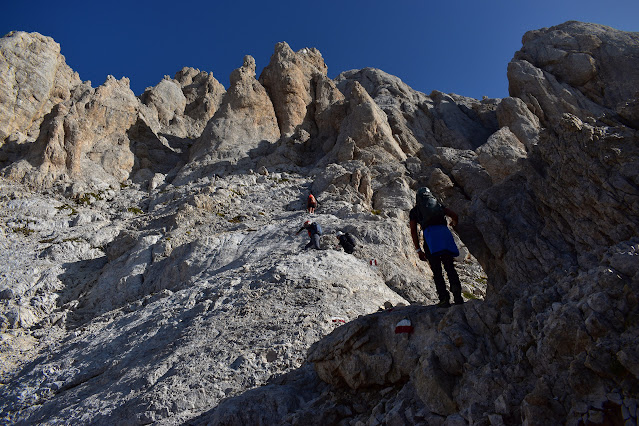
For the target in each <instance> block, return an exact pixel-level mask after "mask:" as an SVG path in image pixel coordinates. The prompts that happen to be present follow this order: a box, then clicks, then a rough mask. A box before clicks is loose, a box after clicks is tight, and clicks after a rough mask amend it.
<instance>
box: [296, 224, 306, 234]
mask: <svg viewBox="0 0 639 426" xmlns="http://www.w3.org/2000/svg"><path fill="white" fill-rule="evenodd" d="M303 230H304V227H303V226H302V227H301V228H300V230H299V231H297V232H296V233H295V235H297V234H299V233H300V232H302V231H303Z"/></svg>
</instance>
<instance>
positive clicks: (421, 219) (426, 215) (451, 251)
mask: <svg viewBox="0 0 639 426" xmlns="http://www.w3.org/2000/svg"><path fill="white" fill-rule="evenodd" d="M446 216H448V217H450V218H451V225H452V226H453V228H454V227H455V226H457V221H458V217H457V214H456V213H455V212H453V211H452V210H450V209H449V208H447V207H444V206H443V205H442V204H440V203H439V202H438V201H437V199H436V198H435V196H433V194H432V193H431V192H430V190H429V189H428V188H426V187H422V188H419V189H418V190H417V196H416V205H415V207H413V208H412V209H411V211H410V213H409V220H410V232H411V236H412V237H413V244H414V245H415V250H416V251H417V253H418V255H419V258H420V259H421V260H423V261H428V264H429V266H430V269H431V270H432V271H433V280H434V281H435V288H436V289H437V295H438V296H439V303H438V304H437V306H440V307H444V308H447V307H449V306H450V295H449V293H448V290H446V283H445V281H444V274H443V272H442V264H443V265H444V269H445V270H446V275H448V282H449V284H450V291H451V293H453V297H454V301H455V304H456V305H461V304H462V303H464V299H463V298H462V294H461V283H460V281H459V276H458V275H457V271H456V270H455V264H454V262H455V257H456V256H459V250H458V249H457V246H456V244H455V240H454V239H453V235H452V234H451V232H450V230H449V229H448V222H447V220H446ZM417 224H419V225H420V227H421V229H422V232H423V234H424V247H423V249H422V248H421V247H420V246H419V234H418V232H417Z"/></svg>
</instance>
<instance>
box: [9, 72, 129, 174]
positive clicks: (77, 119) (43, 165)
mask: <svg viewBox="0 0 639 426" xmlns="http://www.w3.org/2000/svg"><path fill="white" fill-rule="evenodd" d="M85 89H86V90H85V91H83V92H82V94H81V95H80V96H79V98H78V99H73V100H70V101H68V102H66V103H61V104H58V105H57V106H56V108H54V110H53V111H52V112H51V113H50V114H49V115H48V116H47V117H46V118H45V120H44V122H43V125H42V128H41V130H40V135H39V137H38V140H37V141H36V143H35V144H33V146H32V147H31V149H30V151H29V154H28V159H27V160H23V161H20V162H18V163H15V164H14V165H12V166H11V167H10V168H9V171H8V176H9V177H10V178H12V179H18V180H25V181H26V182H28V183H30V184H32V185H35V186H39V187H47V186H51V185H52V184H53V183H54V182H55V181H56V180H57V179H59V178H61V177H63V178H65V179H67V180H69V179H70V180H74V179H77V180H84V177H87V176H86V175H84V176H83V173H85V172H86V170H87V169H94V170H95V176H94V177H96V178H97V180H98V181H103V182H105V183H106V184H107V185H110V184H114V183H115V182H117V181H121V180H124V179H126V178H127V177H128V176H129V172H130V171H131V170H132V169H133V165H134V158H133V154H132V152H131V150H130V147H129V146H128V144H127V142H128V138H127V136H126V134H125V133H123V129H128V128H130V127H131V126H132V125H133V123H135V121H136V119H137V116H138V111H139V109H138V108H139V102H138V99H137V98H136V97H135V95H134V94H133V92H132V91H131V89H130V88H129V81H128V79H125V78H124V79H122V80H116V79H115V78H113V77H109V78H108V79H107V81H106V82H105V84H104V85H102V86H100V87H98V88H97V89H95V90H93V89H91V88H90V87H89V88H86V87H85ZM89 177H90V176H89ZM98 186H99V185H98Z"/></svg>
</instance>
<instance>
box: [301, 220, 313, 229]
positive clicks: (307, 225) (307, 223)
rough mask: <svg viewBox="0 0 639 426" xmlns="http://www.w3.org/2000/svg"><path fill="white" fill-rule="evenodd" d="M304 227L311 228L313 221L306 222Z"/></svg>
mask: <svg viewBox="0 0 639 426" xmlns="http://www.w3.org/2000/svg"><path fill="white" fill-rule="evenodd" d="M302 226H304V228H308V227H309V226H311V221H310V220H307V221H306V222H304V225H302Z"/></svg>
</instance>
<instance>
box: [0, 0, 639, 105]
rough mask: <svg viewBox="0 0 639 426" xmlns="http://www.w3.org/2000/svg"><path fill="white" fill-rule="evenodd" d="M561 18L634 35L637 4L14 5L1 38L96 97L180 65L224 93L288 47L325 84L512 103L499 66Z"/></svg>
mask: <svg viewBox="0 0 639 426" xmlns="http://www.w3.org/2000/svg"><path fill="white" fill-rule="evenodd" d="M568 20H578V21H584V22H594V23H598V24H603V25H608V26H611V27H614V28H617V29H621V30H624V31H639V1H638V0H608V1H605V2H604V1H601V0H599V1H593V0H566V1H562V0H553V1H547V0H539V1H535V0H525V1H524V0H450V1H427V0H411V1H408V0H392V1H390V0H389V1H379V0H369V1H359V0H341V1H333V0H325V1H313V2H311V1H305V0H297V1H289V0H281V1H277V0H275V1H259V2H258V1H253V0H245V1H240V0H235V1H233V0H231V1H213V0H211V1H208V2H197V1H191V2H175V1H173V2H167V1H164V0H156V1H147V0H142V1H136V0H130V1H120V0H114V1H110V2H92V1H86V0H85V1H63V0H61V1H57V2H52V1H50V0H47V1H39V0H33V1H11V2H10V4H6V5H4V6H3V7H2V13H1V14H0V33H1V34H2V35H4V34H6V33H8V32H9V31H12V30H21V31H29V32H31V31H36V32H39V33H41V34H44V35H47V36H50V37H53V38H54V39H55V40H56V41H57V42H58V43H60V45H61V47H62V54H63V55H64V56H65V57H66V61H67V63H68V64H69V65H70V66H71V68H73V69H74V70H75V71H77V72H78V73H79V74H80V78H82V79H83V80H91V82H92V85H93V87H96V86H98V85H100V84H102V83H103V82H104V80H105V79H106V76H107V75H109V74H111V75H114V76H115V77H117V78H120V77H123V76H124V77H128V78H129V79H130V80H131V88H132V89H133V91H134V92H135V93H136V94H137V95H139V94H140V93H142V92H143V91H144V89H145V88H146V87H149V86H154V85H156V84H157V83H158V82H159V81H160V80H161V79H162V78H163V76H164V75H170V76H173V75H175V73H176V72H177V71H179V70H180V69H181V68H182V67H184V66H190V67H194V68H199V69H200V70H202V71H209V72H213V75H214V77H215V78H216V79H217V80H219V81H220V83H222V84H223V85H224V86H225V87H227V88H228V85H229V76H230V73H231V71H232V70H233V69H235V68H237V67H239V66H241V65H242V60H243V57H244V55H247V54H248V55H252V56H253V57H254V58H255V60H256V63H257V74H258V77H259V73H260V72H261V70H262V68H263V67H265V66H266V65H267V64H268V62H269V59H270V57H271V55H272V53H273V48H274V46H275V44H276V43H277V42H280V41H286V42H287V43H288V44H289V45H290V46H291V47H292V48H293V50H299V49H301V48H304V47H315V48H317V49H319V51H320V52H321V53H322V56H323V57H324V60H325V62H326V64H327V66H328V75H329V77H331V78H335V77H336V76H337V75H338V74H339V73H340V72H342V71H347V70H350V69H359V68H365V67H374V68H379V69H381V70H383V71H385V72H387V73H389V74H393V75H395V76H397V77H399V78H401V79H402V80H403V81H404V82H405V83H407V84H408V85H410V86H411V87H412V88H414V89H416V90H419V91H421V92H424V93H426V94H428V93H430V92H431V91H432V90H439V91H442V92H446V93H457V94H459V95H464V96H470V97H473V98H477V99H481V98H482V96H488V97H504V96H508V81H507V78H506V67H507V65H508V62H509V61H510V60H511V59H512V57H513V55H514V53H515V52H516V51H517V50H518V49H519V48H520V47H521V37H522V36H523V35H524V33H525V32H526V31H529V30H533V29H538V28H543V27H549V26H553V25H557V24H560V23H562V22H565V21H568Z"/></svg>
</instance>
